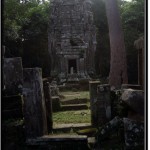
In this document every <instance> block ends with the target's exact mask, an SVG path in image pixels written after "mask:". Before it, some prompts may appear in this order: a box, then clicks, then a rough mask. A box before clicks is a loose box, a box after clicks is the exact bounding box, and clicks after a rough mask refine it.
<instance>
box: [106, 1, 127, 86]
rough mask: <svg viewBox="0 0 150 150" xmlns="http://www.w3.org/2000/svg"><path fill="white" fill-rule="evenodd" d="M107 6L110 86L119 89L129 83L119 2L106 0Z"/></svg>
mask: <svg viewBox="0 0 150 150" xmlns="http://www.w3.org/2000/svg"><path fill="white" fill-rule="evenodd" d="M105 4H106V15H107V20H108V27H109V38H110V50H111V61H110V73H109V84H110V85H111V87H115V88H119V87H120V86H121V84H122V83H124V84H125V83H128V76H127V62H126V51H125V44H124V35H123V31H122V26H121V19H120V13H119V9H118V5H117V1H116V0H105Z"/></svg>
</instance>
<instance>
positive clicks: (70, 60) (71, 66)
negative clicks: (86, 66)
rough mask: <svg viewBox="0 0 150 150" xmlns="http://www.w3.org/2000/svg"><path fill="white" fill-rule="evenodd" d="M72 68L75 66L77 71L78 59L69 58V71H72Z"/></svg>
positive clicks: (75, 71) (74, 71)
mask: <svg viewBox="0 0 150 150" xmlns="http://www.w3.org/2000/svg"><path fill="white" fill-rule="evenodd" d="M71 68H73V73H77V60H76V59H69V60H68V73H69V74H70V73H71Z"/></svg>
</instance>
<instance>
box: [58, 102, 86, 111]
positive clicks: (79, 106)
mask: <svg viewBox="0 0 150 150" xmlns="http://www.w3.org/2000/svg"><path fill="white" fill-rule="evenodd" d="M82 109H88V106H87V105H86V104H74V105H73V104H72V105H62V106H61V111H66V110H82Z"/></svg>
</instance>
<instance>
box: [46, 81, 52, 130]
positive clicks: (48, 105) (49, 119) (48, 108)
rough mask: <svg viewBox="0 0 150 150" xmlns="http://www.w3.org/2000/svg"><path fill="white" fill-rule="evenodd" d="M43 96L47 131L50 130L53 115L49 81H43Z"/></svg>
mask: <svg viewBox="0 0 150 150" xmlns="http://www.w3.org/2000/svg"><path fill="white" fill-rule="evenodd" d="M44 97H45V104H46V117H47V129H48V132H51V131H52V127H53V117H52V97H51V89H50V84H49V82H46V83H44Z"/></svg>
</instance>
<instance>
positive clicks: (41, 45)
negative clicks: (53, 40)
mask: <svg viewBox="0 0 150 150" xmlns="http://www.w3.org/2000/svg"><path fill="white" fill-rule="evenodd" d="M48 18H49V2H44V3H41V2H40V1H36V0H30V1H18V0H6V1H5V3H4V37H3V38H4V44H5V45H6V57H16V56H19V57H22V58H23V66H24V67H42V69H43V73H44V76H47V75H48V74H49V72H50V60H49V53H48V48H47V47H48V39H47V38H48V33H47V28H48Z"/></svg>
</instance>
